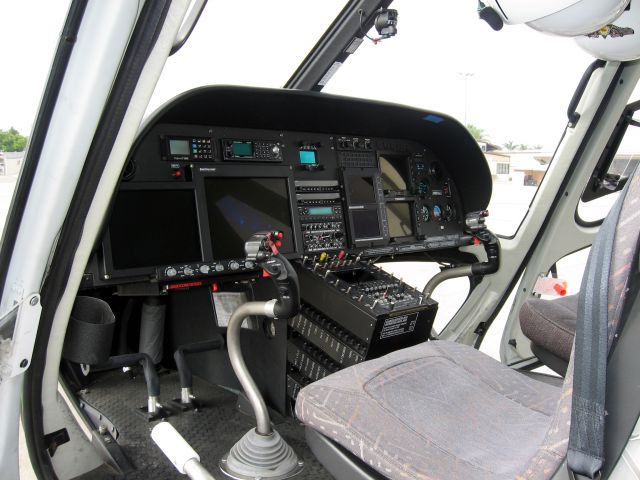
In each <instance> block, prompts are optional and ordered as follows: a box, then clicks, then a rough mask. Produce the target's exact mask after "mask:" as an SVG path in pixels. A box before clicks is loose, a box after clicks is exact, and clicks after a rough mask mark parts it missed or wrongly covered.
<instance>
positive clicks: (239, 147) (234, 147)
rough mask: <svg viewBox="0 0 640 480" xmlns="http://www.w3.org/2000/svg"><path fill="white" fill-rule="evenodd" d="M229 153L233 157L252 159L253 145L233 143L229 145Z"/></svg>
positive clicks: (249, 143)
mask: <svg viewBox="0 0 640 480" xmlns="http://www.w3.org/2000/svg"><path fill="white" fill-rule="evenodd" d="M231 153H232V154H233V156H234V157H253V143H251V142H233V143H232V144H231Z"/></svg>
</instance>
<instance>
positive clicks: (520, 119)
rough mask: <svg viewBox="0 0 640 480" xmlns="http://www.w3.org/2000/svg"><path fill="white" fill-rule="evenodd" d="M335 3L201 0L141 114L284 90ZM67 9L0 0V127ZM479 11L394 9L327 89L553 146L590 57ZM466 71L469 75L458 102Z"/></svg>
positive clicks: (428, 6) (31, 81)
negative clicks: (230, 88) (175, 100)
mask: <svg viewBox="0 0 640 480" xmlns="http://www.w3.org/2000/svg"><path fill="white" fill-rule="evenodd" d="M343 3H344V0H323V1H321V2H318V1H312V0H275V1H271V2H265V1H260V0H235V1H233V2H219V1H217V0H209V3H208V5H207V7H206V9H205V12H204V14H203V16H202V17H201V19H200V22H199V24H198V26H197V27H196V29H195V31H194V33H193V35H192V36H191V38H190V39H189V41H188V42H187V44H186V45H185V46H184V48H183V49H182V50H181V51H179V52H178V53H177V54H176V55H174V56H173V57H171V58H170V59H169V60H168V61H167V65H166V66H165V70H164V72H163V75H162V77H161V78H160V80H159V82H158V85H157V89H156V92H155V93H154V96H153V98H152V101H151V104H150V107H149V110H148V113H150V112H152V111H153V110H154V109H155V108H157V107H158V106H160V105H161V104H162V103H164V102H166V101H167V100H169V99H170V98H171V97H172V96H174V95H176V94H178V93H180V92H181V91H184V90H187V89H189V88H194V87H197V86H201V85H207V84H217V83H218V84H219V83H223V84H244V85H258V86H267V87H278V86H281V85H282V84H284V82H286V80H287V79H288V78H289V76H290V74H291V73H292V72H293V70H294V69H295V67H296V66H297V65H298V64H299V63H300V61H301V60H302V59H303V58H304V56H305V54H306V53H307V52H308V51H309V49H310V48H311V47H312V46H313V45H314V44H315V41H316V40H317V38H318V37H319V36H320V35H321V34H322V32H323V31H324V30H325V29H326V27H327V26H328V25H329V23H330V22H331V20H332V19H333V17H334V16H335V15H336V13H337V12H338V10H339V8H341V6H342V5H343ZM68 4H69V2H68V1H67V0H48V1H45V0H21V1H14V0H0V19H2V36H3V39H4V41H3V45H4V46H3V55H2V57H3V59H4V61H3V68H2V73H1V74H0V78H1V79H2V80H0V128H1V129H7V128H9V127H11V126H14V127H15V128H17V129H18V130H19V131H20V132H22V133H23V134H28V132H29V131H30V130H31V127H32V123H33V119H34V117H35V114H36V110H37V107H38V103H39V100H40V96H41V93H42V89H43V86H44V83H45V80H46V75H47V72H48V69H49V67H50V63H51V59H52V56H53V53H54V49H55V46H56V41H57V38H58V35H59V33H60V30H61V27H62V24H63V21H64V18H65V16H66V11H67V8H68ZM476 5H477V2H476V1H475V0H456V1H435V0H420V1H418V0H396V1H394V3H393V4H392V7H393V8H395V9H397V10H398V12H399V18H398V34H397V35H396V36H395V37H393V38H391V39H388V40H385V41H383V42H381V43H379V44H377V45H374V44H373V43H372V42H369V41H366V42H365V43H364V44H363V45H362V46H361V47H360V48H359V49H358V51H357V52H356V53H355V54H354V55H352V56H351V57H350V59H349V60H348V61H347V62H346V63H345V64H344V66H343V67H342V68H341V69H340V70H338V72H337V73H336V74H335V76H334V77H333V78H332V79H331V81H330V82H329V84H328V86H327V87H326V88H325V90H324V91H325V92H327V93H335V94H341V95H351V96H357V97H366V98H374V99H380V100H385V101H392V102H397V103H403V104H407V105H411V106H415V107H418V108H423V109H425V110H435V111H440V112H444V113H447V114H449V115H452V116H454V117H456V118H458V119H459V120H460V121H461V122H464V118H465V116H466V118H467V122H468V123H471V124H474V125H476V126H478V127H480V128H482V129H483V130H484V131H485V132H486V135H487V137H488V139H490V140H492V141H493V142H495V143H497V144H503V143H506V142H508V141H513V142H515V143H517V144H520V143H523V144H528V145H531V146H532V145H542V146H543V147H544V148H545V149H546V150H553V148H554V147H555V145H556V144H557V142H558V140H559V138H560V136H561V134H562V131H563V128H564V126H565V125H566V121H567V119H566V109H567V105H568V103H569V100H570V98H571V96H572V94H573V91H574V89H575V87H576V85H577V84H578V81H579V79H580V77H581V76H582V73H583V72H584V70H585V68H586V67H587V65H588V64H589V63H591V61H592V60H593V59H592V57H590V56H589V55H587V54H586V53H584V52H583V51H582V50H580V49H579V47H578V46H577V45H576V44H575V43H574V41H573V40H571V39H567V38H558V37H552V36H548V35H543V34H540V33H538V32H535V31H533V30H531V29H529V28H528V27H526V26H505V28H504V29H503V30H502V31H500V32H494V31H493V30H491V29H490V28H489V26H488V25H486V24H485V23H484V22H481V21H480V20H478V18H477V14H476ZM34 11H37V12H38V14H37V15H33V12H34ZM370 33H371V34H373V33H374V32H370ZM465 73H468V74H471V75H470V77H469V80H468V81H467V95H466V101H465V80H463V75H461V74H465Z"/></svg>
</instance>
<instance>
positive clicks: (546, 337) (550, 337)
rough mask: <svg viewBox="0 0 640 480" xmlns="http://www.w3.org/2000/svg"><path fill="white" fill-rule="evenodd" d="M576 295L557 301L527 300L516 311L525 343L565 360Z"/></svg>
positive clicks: (572, 330) (570, 342) (573, 327)
mask: <svg viewBox="0 0 640 480" xmlns="http://www.w3.org/2000/svg"><path fill="white" fill-rule="evenodd" d="M577 318H578V295H569V296H567V297H563V298H559V299H557V300H542V299H540V298H531V299H529V300H527V301H526V302H525V303H524V304H523V305H522V308H521V309H520V327H521V328H522V333H524V334H525V335H526V336H527V338H529V340H531V341H532V342H533V343H534V344H535V345H537V346H539V347H542V348H543V349H545V350H547V351H548V352H551V353H553V354H554V355H556V356H557V357H560V358H561V359H563V360H565V361H567V362H568V361H569V357H570V356H571V347H572V346H573V339H574V337H575V336H576V319H577Z"/></svg>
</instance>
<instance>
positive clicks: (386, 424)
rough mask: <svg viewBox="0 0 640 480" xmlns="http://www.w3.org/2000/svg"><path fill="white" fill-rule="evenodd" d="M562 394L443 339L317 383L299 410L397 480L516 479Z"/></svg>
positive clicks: (306, 419)
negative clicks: (405, 479)
mask: <svg viewBox="0 0 640 480" xmlns="http://www.w3.org/2000/svg"><path fill="white" fill-rule="evenodd" d="M560 391H561V390H560V388H557V387H554V386H552V385H548V384H545V383H542V382H538V381H536V380H532V379H531V378H529V377H526V376H524V375H521V374H520V373H518V372H516V371H514V370H512V369H510V368H508V367H505V366H503V365H502V364H500V363H499V362H496V361H495V360H493V359H492V358H489V357H488V356H486V355H484V354H482V353H480V352H478V351H477V350H475V349H473V348H471V347H468V346H465V345H460V344H457V343H452V342H445V341H435V342H426V343H423V344H420V345H417V346H415V347H411V348H407V349H404V350H399V351H397V352H393V353H391V354H389V355H386V356H384V357H381V358H378V359H376V360H371V361H368V362H364V363H361V364H358V365H355V366H353V367H350V368H347V369H345V370H341V371H340V372H338V373H335V374H333V375H330V376H329V377H326V378H324V379H322V380H320V381H318V382H315V383H312V384H311V385H308V386H307V387H305V388H304V389H302V390H301V392H300V393H299V395H298V399H297V402H296V414H297V415H298V417H299V418H300V419H301V420H302V421H303V422H304V423H305V424H306V425H307V426H308V427H311V428H313V429H315V430H317V431H319V432H320V433H322V434H324V435H325V436H327V437H329V438H330V439H332V440H333V441H335V442H337V443H338V444H340V445H342V446H343V447H345V448H346V449H348V450H349V451H351V452H352V453H353V454H355V455H356V456H357V457H359V458H360V459H362V460H363V461H364V462H366V463H368V464H369V465H371V466H373V467H374V468H375V469H376V470H378V471H379V472H381V473H382V474H384V475H386V476H388V477H390V478H414V479H423V480H424V479H430V480H436V479H447V480H456V479H463V478H464V479H468V478H474V479H507V478H509V479H513V478H516V476H517V475H519V474H520V473H521V472H522V471H523V469H524V468H525V466H526V465H527V464H528V461H529V460H530V459H531V458H532V457H533V456H534V455H535V454H536V452H537V450H538V447H539V446H540V445H541V444H543V443H544V441H545V434H546V433H547V429H548V427H549V425H550V423H551V420H552V417H553V415H554V413H555V409H556V406H557V402H558V399H559V397H560Z"/></svg>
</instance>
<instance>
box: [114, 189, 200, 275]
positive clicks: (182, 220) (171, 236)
mask: <svg viewBox="0 0 640 480" xmlns="http://www.w3.org/2000/svg"><path fill="white" fill-rule="evenodd" d="M109 240H110V244H111V257H112V263H113V267H114V269H116V270H128V269H134V268H143V267H154V266H158V265H168V264H172V263H178V262H199V261H202V249H201V246H200V234H199V229H198V216H197V211H196V200H195V195H194V192H193V190H121V191H120V192H119V193H118V196H117V197H116V200H115V204H114V207H113V213H112V215H111V221H110V223H109Z"/></svg>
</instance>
